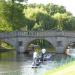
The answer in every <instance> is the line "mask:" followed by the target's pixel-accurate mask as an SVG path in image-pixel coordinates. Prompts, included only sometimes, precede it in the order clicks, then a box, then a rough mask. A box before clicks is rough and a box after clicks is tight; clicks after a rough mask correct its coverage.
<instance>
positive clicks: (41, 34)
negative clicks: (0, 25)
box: [0, 31, 75, 38]
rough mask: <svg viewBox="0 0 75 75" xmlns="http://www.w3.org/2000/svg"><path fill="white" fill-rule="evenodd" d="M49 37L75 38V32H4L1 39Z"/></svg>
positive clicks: (0, 36) (0, 35)
mask: <svg viewBox="0 0 75 75" xmlns="http://www.w3.org/2000/svg"><path fill="white" fill-rule="evenodd" d="M47 36H58V37H61V36H63V37H67V36H68V37H75V32H66V31H29V32H23V31H14V32H2V33H0V38H13V37H14V38H16V37H47Z"/></svg>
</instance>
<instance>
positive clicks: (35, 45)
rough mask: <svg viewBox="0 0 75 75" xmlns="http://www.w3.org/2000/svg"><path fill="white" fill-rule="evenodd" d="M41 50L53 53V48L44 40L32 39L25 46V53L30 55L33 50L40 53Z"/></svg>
mask: <svg viewBox="0 0 75 75" xmlns="http://www.w3.org/2000/svg"><path fill="white" fill-rule="evenodd" d="M42 48H45V49H46V51H47V52H48V53H54V52H55V48H54V47H53V45H52V44H51V43H50V42H49V41H47V40H45V39H34V40H32V41H30V42H29V43H28V44H27V46H26V50H25V53H30V54H32V53H33V51H34V50H35V51H37V52H41V49H42Z"/></svg>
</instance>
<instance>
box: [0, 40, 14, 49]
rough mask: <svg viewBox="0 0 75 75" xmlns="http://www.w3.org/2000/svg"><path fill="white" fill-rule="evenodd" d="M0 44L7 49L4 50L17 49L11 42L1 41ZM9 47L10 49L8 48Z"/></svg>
mask: <svg viewBox="0 0 75 75" xmlns="http://www.w3.org/2000/svg"><path fill="white" fill-rule="evenodd" d="M0 44H1V46H2V45H3V46H2V48H3V47H5V48H4V49H15V46H14V45H13V44H12V43H11V42H10V41H7V40H3V39H2V40H0ZM7 46H9V47H7Z"/></svg>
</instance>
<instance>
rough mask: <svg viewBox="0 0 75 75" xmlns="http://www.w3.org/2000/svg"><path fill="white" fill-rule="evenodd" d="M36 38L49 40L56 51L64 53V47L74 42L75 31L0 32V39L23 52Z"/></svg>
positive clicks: (17, 50)
mask: <svg viewBox="0 0 75 75" xmlns="http://www.w3.org/2000/svg"><path fill="white" fill-rule="evenodd" d="M36 39H44V40H47V41H48V42H50V43H51V44H52V45H53V47H54V48H55V49H56V53H64V51H65V49H66V47H67V46H68V45H69V44H70V43H72V42H75V32H68V31H52V30H48V31H29V32H22V31H14V32H1V33H0V40H2V41H5V42H7V43H9V44H11V45H13V46H14V48H15V49H16V52H25V50H26V48H27V45H28V44H29V43H30V42H31V41H33V40H36Z"/></svg>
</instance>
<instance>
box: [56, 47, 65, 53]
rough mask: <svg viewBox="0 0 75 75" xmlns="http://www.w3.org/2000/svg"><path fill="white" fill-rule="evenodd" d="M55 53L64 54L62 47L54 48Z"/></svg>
mask: <svg viewBox="0 0 75 75" xmlns="http://www.w3.org/2000/svg"><path fill="white" fill-rule="evenodd" d="M56 53H64V47H56Z"/></svg>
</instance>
